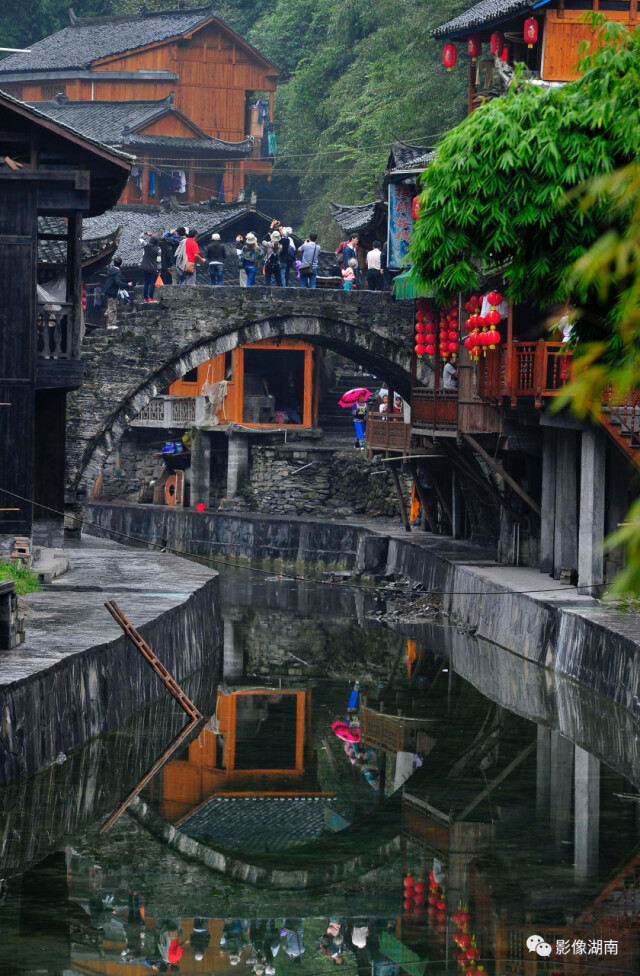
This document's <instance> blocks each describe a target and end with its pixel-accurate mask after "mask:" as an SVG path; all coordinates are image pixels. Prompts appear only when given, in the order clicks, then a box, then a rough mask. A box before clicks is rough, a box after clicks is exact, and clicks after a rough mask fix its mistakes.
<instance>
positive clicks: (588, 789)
mask: <svg viewBox="0 0 640 976" xmlns="http://www.w3.org/2000/svg"><path fill="white" fill-rule="evenodd" d="M575 790H576V796H575V817H574V862H575V880H576V881H577V882H580V881H585V880H586V879H587V878H590V877H591V876H592V875H594V874H595V873H596V871H597V870H598V846H599V840H600V760H599V759H596V757H595V756H592V755H591V753H589V752H585V750H584V749H581V748H580V746H575Z"/></svg>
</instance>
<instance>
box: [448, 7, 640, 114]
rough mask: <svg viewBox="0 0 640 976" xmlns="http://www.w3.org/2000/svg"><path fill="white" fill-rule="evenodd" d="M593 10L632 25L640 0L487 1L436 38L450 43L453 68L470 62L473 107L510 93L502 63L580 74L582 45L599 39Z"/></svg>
mask: <svg viewBox="0 0 640 976" xmlns="http://www.w3.org/2000/svg"><path fill="white" fill-rule="evenodd" d="M588 10H599V11H602V12H603V13H604V14H605V15H606V16H607V17H608V18H609V19H610V20H617V21H622V22H624V23H628V24H630V25H631V26H634V25H635V24H636V22H637V20H638V3H637V0H613V2H604V3H600V2H599V0H586V2H585V0H541V2H540V0H537V2H535V0H481V2H480V3H477V4H476V5H475V6H473V7H470V8H469V10H465V11H464V13H462V14H460V15H459V16H458V17H454V18H453V20H450V21H448V22H447V23H446V24H442V25H441V26H440V27H436V28H435V30H433V31H432V32H431V36H432V37H434V38H435V39H436V40H439V41H440V40H441V41H442V42H443V43H445V44H447V45H448V46H449V51H448V52H447V56H448V58H451V57H453V60H454V67H453V70H464V68H463V63H468V67H469V111H472V110H473V108H475V107H476V106H477V105H478V104H481V103H482V102H483V101H486V99H487V98H491V97H494V96H495V95H499V94H501V93H502V92H503V91H504V76H503V75H501V71H500V63H499V62H503V63H505V64H507V65H513V64H514V63H515V62H519V63H521V64H524V65H525V66H526V68H528V69H529V71H530V73H531V76H532V77H533V78H538V79H540V80H541V81H546V82H563V81H571V80H572V79H574V78H577V77H578V70H577V62H578V60H579V57H580V54H579V48H580V45H581V44H582V43H583V42H584V41H587V42H591V41H592V39H593V31H592V28H591V27H590V25H589V24H586V23H584V15H585V11H588ZM451 45H453V47H454V51H453V52H451V48H450V46H451ZM494 55H497V56H498V57H497V59H496V57H495V56H494ZM456 62H457V63H458V64H459V67H458V68H456V67H455V63H456ZM460 62H463V63H460Z"/></svg>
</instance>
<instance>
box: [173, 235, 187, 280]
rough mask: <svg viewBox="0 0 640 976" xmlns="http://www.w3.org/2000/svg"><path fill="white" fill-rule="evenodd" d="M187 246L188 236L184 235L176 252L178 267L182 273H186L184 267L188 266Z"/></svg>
mask: <svg viewBox="0 0 640 976" xmlns="http://www.w3.org/2000/svg"><path fill="white" fill-rule="evenodd" d="M186 247H187V239H186V237H183V238H182V240H181V241H180V243H179V244H178V246H177V248H176V253H175V263H176V268H177V269H178V271H179V272H180V273H181V274H183V273H184V269H185V268H186V266H187V254H186Z"/></svg>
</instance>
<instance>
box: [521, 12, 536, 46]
mask: <svg viewBox="0 0 640 976" xmlns="http://www.w3.org/2000/svg"><path fill="white" fill-rule="evenodd" d="M524 39H525V41H526V42H527V47H533V45H534V44H535V43H536V41H537V40H538V21H537V20H536V19H535V17H529V18H528V19H527V20H525V22H524Z"/></svg>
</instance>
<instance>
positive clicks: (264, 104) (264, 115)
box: [256, 98, 271, 122]
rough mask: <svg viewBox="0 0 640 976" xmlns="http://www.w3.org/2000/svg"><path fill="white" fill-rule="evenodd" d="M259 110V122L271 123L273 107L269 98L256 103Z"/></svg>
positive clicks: (260, 99)
mask: <svg viewBox="0 0 640 976" xmlns="http://www.w3.org/2000/svg"><path fill="white" fill-rule="evenodd" d="M256 105H257V108H258V122H269V121H270V111H271V106H270V104H269V99H268V98H259V99H258V101H257V102H256Z"/></svg>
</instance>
